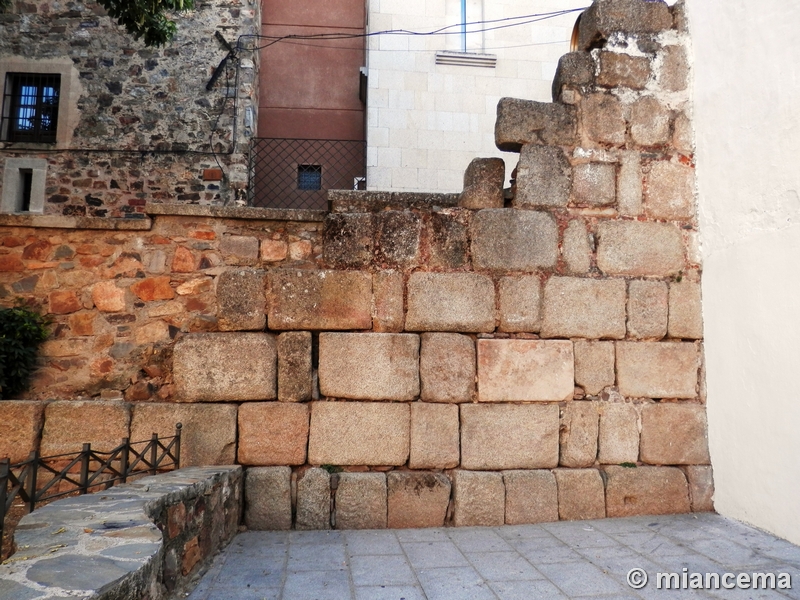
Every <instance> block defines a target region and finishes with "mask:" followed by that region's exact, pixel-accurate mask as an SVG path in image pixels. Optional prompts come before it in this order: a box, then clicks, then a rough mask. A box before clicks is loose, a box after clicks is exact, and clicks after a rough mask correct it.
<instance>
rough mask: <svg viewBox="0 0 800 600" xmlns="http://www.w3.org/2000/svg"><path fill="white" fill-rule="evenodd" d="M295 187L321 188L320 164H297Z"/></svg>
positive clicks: (302, 188) (304, 188) (306, 188)
mask: <svg viewBox="0 0 800 600" xmlns="http://www.w3.org/2000/svg"><path fill="white" fill-rule="evenodd" d="M297 189H298V190H321V189H322V165H297Z"/></svg>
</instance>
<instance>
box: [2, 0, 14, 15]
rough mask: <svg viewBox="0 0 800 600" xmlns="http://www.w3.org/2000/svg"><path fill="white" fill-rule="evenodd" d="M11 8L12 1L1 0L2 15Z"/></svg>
mask: <svg viewBox="0 0 800 600" xmlns="http://www.w3.org/2000/svg"><path fill="white" fill-rule="evenodd" d="M10 6H11V0H0V13H2V12H6V11H7V10H8V8H9V7H10Z"/></svg>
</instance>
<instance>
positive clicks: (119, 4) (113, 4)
mask: <svg viewBox="0 0 800 600" xmlns="http://www.w3.org/2000/svg"><path fill="white" fill-rule="evenodd" d="M97 2H98V4H100V5H101V6H102V7H103V8H105V9H106V12H108V14H109V16H110V17H112V18H113V19H116V20H117V23H119V24H120V25H121V26H122V27H124V28H125V30H126V31H127V32H128V33H129V34H131V35H132V36H133V37H134V38H135V39H137V40H138V39H142V38H144V44H145V46H163V45H164V44H166V43H167V42H168V41H170V40H171V39H172V37H173V36H174V35H175V29H176V27H175V22H174V21H172V20H170V19H169V18H168V17H167V13H170V12H179V11H184V10H191V9H192V8H194V0H97ZM10 6H11V0H0V12H5V11H7V10H8V9H9V8H10Z"/></svg>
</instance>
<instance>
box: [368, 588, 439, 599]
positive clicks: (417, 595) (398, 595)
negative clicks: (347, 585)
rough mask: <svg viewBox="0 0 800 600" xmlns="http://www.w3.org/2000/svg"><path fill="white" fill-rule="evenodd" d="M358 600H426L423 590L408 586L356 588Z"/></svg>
mask: <svg viewBox="0 0 800 600" xmlns="http://www.w3.org/2000/svg"><path fill="white" fill-rule="evenodd" d="M356 600H426V599H425V593H424V592H423V591H422V588H419V587H410V586H406V585H380V586H376V585H372V586H356Z"/></svg>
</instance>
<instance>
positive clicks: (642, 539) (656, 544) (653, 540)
mask: <svg viewBox="0 0 800 600" xmlns="http://www.w3.org/2000/svg"><path fill="white" fill-rule="evenodd" d="M611 537H613V538H614V539H615V540H617V541H619V542H620V543H621V544H624V545H625V546H628V547H629V548H631V549H633V550H636V551H637V552H640V553H643V554H648V555H652V556H684V555H685V554H686V552H687V550H686V547H684V546H682V545H678V543H677V542H675V541H673V540H671V539H669V538H668V537H665V536H663V535H661V534H659V533H652V532H646V531H643V532H641V533H621V534H618V535H613V534H611Z"/></svg>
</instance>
